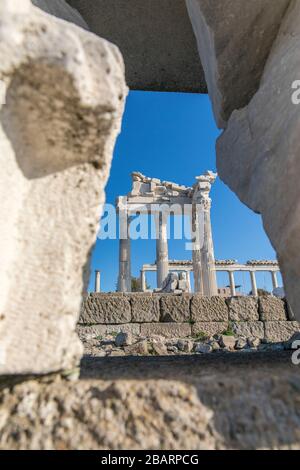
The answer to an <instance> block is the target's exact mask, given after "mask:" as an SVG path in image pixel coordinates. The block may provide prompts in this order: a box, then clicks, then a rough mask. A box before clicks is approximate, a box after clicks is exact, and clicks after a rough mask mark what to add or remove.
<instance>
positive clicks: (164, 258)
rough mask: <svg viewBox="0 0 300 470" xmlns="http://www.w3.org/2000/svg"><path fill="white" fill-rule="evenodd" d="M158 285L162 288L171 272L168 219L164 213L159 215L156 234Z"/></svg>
mask: <svg viewBox="0 0 300 470" xmlns="http://www.w3.org/2000/svg"><path fill="white" fill-rule="evenodd" d="M156 266H157V287H158V288H161V287H162V286H163V283H164V281H165V280H166V278H167V277H168V274H169V254H168V234H167V219H166V217H165V216H164V214H163V213H161V212H160V213H159V215H158V226H157V235H156Z"/></svg>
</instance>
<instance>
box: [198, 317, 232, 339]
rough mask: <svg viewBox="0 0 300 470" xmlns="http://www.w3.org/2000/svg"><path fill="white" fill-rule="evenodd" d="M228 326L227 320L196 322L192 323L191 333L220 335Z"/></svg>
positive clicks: (208, 335) (209, 335)
mask: <svg viewBox="0 0 300 470" xmlns="http://www.w3.org/2000/svg"><path fill="white" fill-rule="evenodd" d="M227 328H228V322H212V321H211V322H197V323H195V324H194V325H192V335H193V336H198V335H199V334H200V335H201V334H202V333H203V334H204V335H205V336H207V337H208V338H209V337H211V336H214V335H220V334H222V333H223V332H224V331H226V330H227Z"/></svg>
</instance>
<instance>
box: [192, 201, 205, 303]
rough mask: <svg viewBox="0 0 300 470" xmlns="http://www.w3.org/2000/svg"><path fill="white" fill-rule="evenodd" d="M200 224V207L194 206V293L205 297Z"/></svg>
mask: <svg viewBox="0 0 300 470" xmlns="http://www.w3.org/2000/svg"><path fill="white" fill-rule="evenodd" d="M200 238H201V237H200V224H199V213H198V205H197V204H195V203H193V204H192V243H193V253H192V257H193V271H194V291H195V292H196V293H198V294H201V295H203V282H202V281H203V280H202V267H201V247H200Z"/></svg>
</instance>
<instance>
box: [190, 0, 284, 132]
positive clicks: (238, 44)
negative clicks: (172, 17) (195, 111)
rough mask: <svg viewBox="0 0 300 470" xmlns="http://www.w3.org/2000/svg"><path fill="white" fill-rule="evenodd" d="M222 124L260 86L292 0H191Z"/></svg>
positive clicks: (192, 20)
mask: <svg viewBox="0 0 300 470" xmlns="http://www.w3.org/2000/svg"><path fill="white" fill-rule="evenodd" d="M186 4H187V7H188V11H189V15H190V18H191V22H192V25H193V28H194V33H195V35H196V38H197V42H198V50H199V53H200V57H201V61H202V65H203V68H204V72H205V78H206V81H207V86H208V91H209V94H210V96H211V99H212V103H213V109H214V113H215V117H216V120H217V123H218V124H219V126H220V127H225V122H226V121H227V120H228V118H229V117H230V115H231V113H232V112H233V111H234V110H236V109H240V108H242V107H244V106H246V105H247V104H248V102H249V100H250V99H251V97H252V96H253V95H254V94H255V92H256V90H257V88H258V87H259V82H260V79H261V76H262V74H263V71H264V66H265V63H266V61H267V59H268V56H269V53H270V50H271V48H272V45H273V41H274V40H275V39H276V35H277V33H278V30H279V27H280V24H281V21H282V18H283V17H284V14H285V13H286V10H287V8H288V6H289V4H290V0H276V1H274V0H263V1H262V0H251V1H245V0H220V1H212V0H186Z"/></svg>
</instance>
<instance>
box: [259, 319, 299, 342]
mask: <svg viewBox="0 0 300 470" xmlns="http://www.w3.org/2000/svg"><path fill="white" fill-rule="evenodd" d="M297 331H300V323H298V322H296V321H280V322H275V321H267V322H266V323H265V337H266V339H267V340H268V341H272V342H274V343H279V342H282V341H288V339H290V337H291V336H292V335H293V334H294V333H296V332H297Z"/></svg>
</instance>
